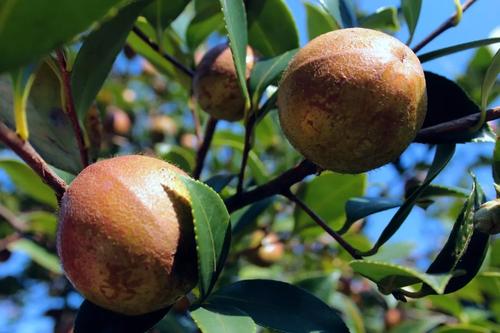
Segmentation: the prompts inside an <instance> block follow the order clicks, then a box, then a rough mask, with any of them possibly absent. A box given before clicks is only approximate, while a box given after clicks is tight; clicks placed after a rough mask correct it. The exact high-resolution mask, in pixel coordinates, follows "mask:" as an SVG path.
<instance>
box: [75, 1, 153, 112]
mask: <svg viewBox="0 0 500 333" xmlns="http://www.w3.org/2000/svg"><path fill="white" fill-rule="evenodd" d="M146 5H147V2H144V1H142V2H134V3H132V4H130V5H128V6H126V7H124V8H123V9H122V10H120V11H119V12H118V14H117V15H116V16H115V17H113V18H112V19H110V20H109V21H106V22H104V23H103V24H102V25H101V26H100V27H99V28H98V29H97V30H95V31H93V32H92V33H91V34H89V35H88V36H87V37H86V38H85V41H84V42H83V45H82V47H81V49H80V51H79V52H78V55H77V56H76V60H75V63H74V65H73V71H72V74H71V84H72V92H73V100H74V103H75V108H76V112H77V114H78V117H79V118H80V120H81V121H83V120H84V118H85V115H86V113H87V111H88V109H89V108H90V106H91V104H92V102H93V101H94V98H95V96H96V95H97V93H98V92H99V90H100V89H101V87H102V85H103V83H104V80H106V78H107V76H108V73H109V71H110V70H111V67H112V66H113V63H114V61H115V58H116V56H117V55H118V53H119V52H120V50H121V49H122V48H123V46H124V45H125V40H126V39H127V36H128V34H129V31H130V30H131V29H132V27H133V26H134V22H135V20H136V19H137V16H139V13H140V12H141V11H142V10H143V8H144V7H145V6H146Z"/></svg>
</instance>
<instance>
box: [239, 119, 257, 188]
mask: <svg viewBox="0 0 500 333" xmlns="http://www.w3.org/2000/svg"><path fill="white" fill-rule="evenodd" d="M256 119H257V118H256V116H255V113H252V115H251V116H250V117H249V118H248V121H247V123H246V125H245V144H244V146H243V156H242V159H241V167H240V173H239V175H238V186H237V187H236V193H241V191H243V182H244V180H245V169H246V167H247V162H248V154H249V153H250V150H251V149H252V134H253V128H254V125H255V121H256Z"/></svg>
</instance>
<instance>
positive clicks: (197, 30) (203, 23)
mask: <svg viewBox="0 0 500 333" xmlns="http://www.w3.org/2000/svg"><path fill="white" fill-rule="evenodd" d="M223 28H224V15H223V14H222V12H221V10H220V4H219V3H218V2H216V1H214V2H212V3H210V5H209V6H205V7H203V8H202V9H201V10H199V11H198V10H197V11H196V15H195V16H194V17H193V19H192V20H191V22H189V25H188V27H187V30H186V43H187V45H188V47H189V48H190V49H191V50H194V49H196V48H197V47H198V46H199V45H200V44H201V43H203V42H204V41H205V39H206V38H207V37H208V36H209V35H210V34H211V33H212V32H214V31H218V30H221V29H223Z"/></svg>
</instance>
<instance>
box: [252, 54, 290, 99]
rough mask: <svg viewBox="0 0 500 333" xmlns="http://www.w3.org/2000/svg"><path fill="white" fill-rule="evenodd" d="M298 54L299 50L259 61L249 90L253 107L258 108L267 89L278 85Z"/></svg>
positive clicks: (253, 70)
mask: <svg viewBox="0 0 500 333" xmlns="http://www.w3.org/2000/svg"><path fill="white" fill-rule="evenodd" d="M295 54H297V50H292V51H287V52H285V53H283V54H282V55H280V56H277V57H274V58H271V59H268V60H264V61H259V62H257V63H256V64H255V66H254V67H253V69H252V72H251V73H250V80H249V84H248V85H249V89H250V94H251V96H252V105H253V107H254V108H256V107H258V105H259V101H260V99H261V97H262V94H263V93H264V91H265V90H266V88H267V87H268V86H269V85H271V84H274V85H277V84H278V82H279V80H280V78H281V75H282V74H283V72H284V71H285V69H286V67H287V66H288V63H289V62H290V61H291V60H292V58H293V57H294V56H295Z"/></svg>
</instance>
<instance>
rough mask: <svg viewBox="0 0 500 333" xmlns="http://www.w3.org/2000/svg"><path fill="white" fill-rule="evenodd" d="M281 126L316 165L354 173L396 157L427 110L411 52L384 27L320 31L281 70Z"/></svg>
mask: <svg viewBox="0 0 500 333" xmlns="http://www.w3.org/2000/svg"><path fill="white" fill-rule="evenodd" d="M278 106H279V118H280V122H281V127H282V128H283V131H284V133H285V135H286V137H287V138H288V140H289V141H290V143H291V144H292V145H293V146H294V147H295V148H296V149H297V150H298V151H299V152H300V153H301V154H302V155H304V156H305V157H306V158H308V159H309V160H311V161H312V162H314V163H316V164H317V165H319V166H321V167H323V168H325V169H330V170H333V171H337V172H342V173H359V172H364V171H367V170H371V169H374V168H377V167H380V166H382V165H384V164H386V163H388V162H390V161H392V160H394V159H396V158H397V157H398V156H399V155H400V154H401V153H402V152H403V151H404V150H405V149H406V148H407V146H408V145H409V144H410V142H411V141H412V140H413V139H414V138H415V136H416V133H417V131H418V130H419V129H420V127H421V126H422V123H423V121H424V117H425V113H426V109H427V95H426V90H425V77H424V73H423V70H422V66H421V65H420V62H419V60H418V58H417V56H416V55H415V54H414V53H413V52H412V50H410V49H409V48H408V47H407V46H406V45H404V44H403V43H401V42H400V41H399V40H397V39H395V38H393V37H391V36H389V35H387V34H384V33H382V32H378V31H374V30H369V29H362V28H353V29H343V30H337V31H333V32H329V33H326V34H323V35H321V36H319V37H317V38H315V39H314V40H312V41H311V42H310V43H309V44H307V45H306V46H305V47H304V48H302V49H301V50H300V51H299V52H298V53H297V55H296V56H295V57H294V59H293V60H292V61H291V63H290V64H289V66H288V68H287V70H286V71H285V73H284V74H283V78H282V81H281V83H280V87H279V93H278Z"/></svg>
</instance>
